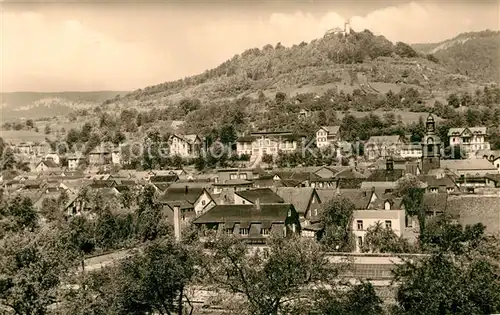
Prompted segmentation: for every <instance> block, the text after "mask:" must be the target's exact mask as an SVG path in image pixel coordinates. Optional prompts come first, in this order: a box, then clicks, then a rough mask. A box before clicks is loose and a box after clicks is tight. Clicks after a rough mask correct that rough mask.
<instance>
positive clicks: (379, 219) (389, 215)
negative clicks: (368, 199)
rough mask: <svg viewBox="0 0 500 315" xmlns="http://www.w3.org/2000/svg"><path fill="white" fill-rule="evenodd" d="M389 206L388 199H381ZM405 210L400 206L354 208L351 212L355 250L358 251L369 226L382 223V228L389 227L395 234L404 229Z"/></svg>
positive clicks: (399, 234) (398, 234) (402, 231)
mask: <svg viewBox="0 0 500 315" xmlns="http://www.w3.org/2000/svg"><path fill="white" fill-rule="evenodd" d="M383 203H384V205H388V207H390V204H391V202H390V201H389V200H384V201H383ZM405 217H406V216H405V211H404V210H402V209H401V207H395V208H389V209H376V210H355V211H354V212H353V220H352V231H353V233H354V235H355V237H356V252H360V251H361V248H362V246H363V243H364V241H365V236H366V232H367V230H368V229H369V228H370V227H373V226H375V225H377V224H382V227H383V228H388V229H391V230H392V231H393V232H394V233H395V234H396V235H397V236H402V235H403V233H404V231H405Z"/></svg>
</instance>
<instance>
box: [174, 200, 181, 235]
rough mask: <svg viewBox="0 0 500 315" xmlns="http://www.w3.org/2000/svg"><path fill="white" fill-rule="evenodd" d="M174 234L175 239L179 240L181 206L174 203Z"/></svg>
mask: <svg viewBox="0 0 500 315" xmlns="http://www.w3.org/2000/svg"><path fill="white" fill-rule="evenodd" d="M174 235H175V240H176V241H178V242H179V241H180V240H181V207H180V206H177V205H175V206H174Z"/></svg>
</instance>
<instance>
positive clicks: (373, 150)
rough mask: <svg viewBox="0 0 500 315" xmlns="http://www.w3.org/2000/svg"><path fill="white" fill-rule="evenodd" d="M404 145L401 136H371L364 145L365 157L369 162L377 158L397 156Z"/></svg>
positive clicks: (403, 139)
mask: <svg viewBox="0 0 500 315" xmlns="http://www.w3.org/2000/svg"><path fill="white" fill-rule="evenodd" d="M404 144H405V138H404V137H402V136H398V135H394V136H372V137H370V139H368V141H367V142H366V143H365V148H364V150H365V156H366V158H367V159H369V160H374V159H377V158H379V157H386V156H392V155H398V154H400V152H401V148H402V147H403V145H404Z"/></svg>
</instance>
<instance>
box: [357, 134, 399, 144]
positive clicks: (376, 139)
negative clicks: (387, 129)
mask: <svg viewBox="0 0 500 315" xmlns="http://www.w3.org/2000/svg"><path fill="white" fill-rule="evenodd" d="M401 140H402V137H401V136H398V135H393V136H371V137H370V138H369V139H368V141H367V142H366V144H394V143H397V142H400V141H401ZM401 142H402V141H401Z"/></svg>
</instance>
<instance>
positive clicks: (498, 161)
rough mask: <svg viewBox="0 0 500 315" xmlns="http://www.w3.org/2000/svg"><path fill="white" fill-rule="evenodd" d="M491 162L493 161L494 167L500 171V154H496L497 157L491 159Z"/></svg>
mask: <svg viewBox="0 0 500 315" xmlns="http://www.w3.org/2000/svg"><path fill="white" fill-rule="evenodd" d="M491 163H493V165H494V166H495V167H496V169H497V170H498V171H499V172H500V156H498V157H497V158H495V159H493V160H492V161H491Z"/></svg>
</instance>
